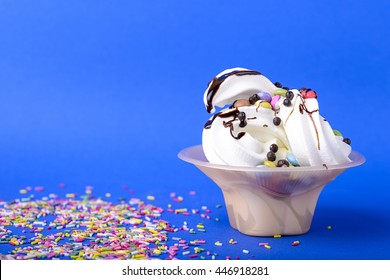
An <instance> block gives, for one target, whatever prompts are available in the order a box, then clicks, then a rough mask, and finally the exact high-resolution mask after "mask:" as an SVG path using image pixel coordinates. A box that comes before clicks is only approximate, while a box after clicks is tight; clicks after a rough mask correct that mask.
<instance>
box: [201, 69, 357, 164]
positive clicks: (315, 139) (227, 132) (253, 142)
mask: <svg viewBox="0 0 390 280" xmlns="http://www.w3.org/2000/svg"><path fill="white" fill-rule="evenodd" d="M203 100H204V104H205V106H206V110H207V111H208V112H209V113H214V114H213V115H212V117H211V118H210V119H209V120H208V121H207V122H206V124H205V126H204V129H203V135H202V146H203V151H204V154H205V156H206V158H207V160H208V161H209V162H211V163H215V164H225V165H234V166H258V167H296V166H324V167H327V166H328V165H334V164H342V163H347V162H350V161H351V160H350V158H349V157H348V156H349V154H350V153H351V146H350V142H351V141H350V140H349V138H345V137H343V136H342V134H341V133H340V132H339V131H337V130H334V129H332V127H331V126H330V124H329V122H328V121H327V120H326V119H325V118H324V117H322V116H321V115H320V111H319V105H318V100H317V93H316V92H315V91H314V90H312V89H309V88H301V89H299V90H298V89H289V88H287V87H282V85H281V84H280V83H278V82H276V83H272V82H271V81H270V80H269V79H268V78H266V77H265V76H264V75H262V74H261V73H259V72H257V71H253V70H249V69H245V68H232V69H227V70H225V71H223V72H221V73H219V74H218V75H217V76H216V77H215V78H214V79H213V80H212V81H211V82H210V83H209V84H208V87H207V89H206V91H205V93H204V99H203ZM216 107H220V108H222V109H221V110H220V111H219V112H216Z"/></svg>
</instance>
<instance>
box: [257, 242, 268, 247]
mask: <svg viewBox="0 0 390 280" xmlns="http://www.w3.org/2000/svg"><path fill="white" fill-rule="evenodd" d="M265 245H268V242H260V243H259V246H265Z"/></svg>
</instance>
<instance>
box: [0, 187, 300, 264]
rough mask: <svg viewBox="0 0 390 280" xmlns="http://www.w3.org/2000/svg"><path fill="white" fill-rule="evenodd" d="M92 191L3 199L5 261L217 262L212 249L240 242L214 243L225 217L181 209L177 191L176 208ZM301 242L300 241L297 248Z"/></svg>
mask: <svg viewBox="0 0 390 280" xmlns="http://www.w3.org/2000/svg"><path fill="white" fill-rule="evenodd" d="M63 187H64V186H62V188H63ZM92 189H93V188H92V187H91V186H87V187H86V188H85V194H84V195H82V196H80V197H78V195H77V194H75V193H68V194H66V195H65V197H64V198H61V197H59V196H58V195H56V194H50V195H48V196H43V197H42V198H39V199H38V198H35V196H34V195H30V196H26V195H28V194H29V193H31V192H33V191H35V192H42V191H43V190H44V188H43V187H35V188H31V187H27V188H24V189H22V190H20V191H19V193H20V194H22V195H25V196H26V197H24V198H18V199H15V200H12V201H0V246H8V247H11V249H10V250H9V252H7V253H6V254H4V253H3V254H2V253H0V259H18V260H25V259H73V260H92V259H180V258H185V259H215V258H216V257H217V256H218V254H217V253H216V252H213V251H212V250H210V248H216V247H221V246H232V245H234V246H237V245H236V244H238V243H239V242H238V241H237V240H234V239H232V238H228V239H227V240H210V238H208V236H207V228H206V224H208V223H210V222H213V223H217V222H218V221H219V218H218V217H212V214H213V213H212V210H211V209H210V208H209V207H207V206H204V205H203V206H200V207H199V209H191V208H188V207H182V205H179V206H180V207H175V206H178V204H180V203H181V202H182V201H183V200H184V197H183V196H178V195H177V194H176V193H171V194H170V198H171V200H172V202H173V204H168V207H167V209H166V210H164V209H163V208H161V207H159V206H155V205H153V204H151V202H153V203H154V201H155V200H156V197H155V196H152V195H148V196H146V197H145V201H143V200H142V199H140V198H135V197H132V198H130V199H126V198H118V200H119V203H113V202H111V201H105V200H103V199H102V198H95V197H94V196H93V195H92ZM195 194H196V193H195V192H194V191H191V192H190V193H189V195H190V196H194V195H195ZM104 197H105V198H110V197H111V194H110V193H105V195H104ZM222 207H223V206H222V205H221V204H217V205H216V206H215V208H216V209H218V208H222ZM222 211H223V210H222ZM221 213H222V212H221ZM169 215H182V216H183V219H185V218H186V217H187V216H196V217H198V218H197V219H198V220H199V219H200V220H204V221H207V223H206V222H202V221H197V222H196V223H195V224H194V225H193V226H192V227H190V226H189V224H188V223H187V221H185V220H184V221H183V224H182V225H181V226H180V227H177V226H175V225H173V224H171V223H170V222H169V221H168V220H169ZM167 217H168V219H167ZM211 218H212V219H211ZM180 232H186V234H189V235H188V236H193V237H195V238H191V239H190V240H185V239H184V238H182V237H179V235H178V234H179V233H180ZM195 234H197V235H195ZM280 237H281V236H280V235H275V236H274V238H280ZM298 244H299V241H294V242H293V243H292V244H291V246H297V245H298ZM205 245H207V246H208V247H209V249H208V250H206V249H205V247H204V246H205ZM259 247H264V248H265V249H271V246H270V245H269V244H268V242H263V243H259ZM239 250H240V251H241V252H242V253H243V255H246V256H247V258H254V257H255V255H253V254H252V252H254V251H255V250H254V248H240V249H239ZM257 250H258V249H257ZM4 251H5V250H2V251H1V252H4ZM216 251H217V248H216ZM220 258H222V259H223V258H225V259H231V258H230V256H225V257H223V256H220ZM236 259H239V257H238V256H237V257H236Z"/></svg>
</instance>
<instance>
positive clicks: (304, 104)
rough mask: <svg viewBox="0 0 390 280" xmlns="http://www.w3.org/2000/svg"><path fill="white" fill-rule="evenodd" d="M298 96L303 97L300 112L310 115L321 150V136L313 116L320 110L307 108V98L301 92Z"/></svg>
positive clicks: (318, 147) (318, 146)
mask: <svg viewBox="0 0 390 280" xmlns="http://www.w3.org/2000/svg"><path fill="white" fill-rule="evenodd" d="M298 96H299V98H301V101H302V103H301V104H299V112H300V113H301V114H303V112H306V113H307V114H308V115H309V117H310V120H311V121H312V123H313V126H314V130H315V132H316V137H317V149H318V150H320V149H321V146H320V137H319V135H318V130H317V126H316V124H315V122H314V119H313V116H312V114H313V113H315V112H318V111H319V110H318V109H316V110H313V111H309V110H308V109H307V107H306V102H305V99H304V98H303V97H302V95H301V94H298ZM294 109H295V107H294V108H293V109H292V110H291V112H290V114H289V115H288V117H287V119H286V121H285V123H286V124H287V121H288V119H289V118H290V116H291V115H292V113H293V111H294Z"/></svg>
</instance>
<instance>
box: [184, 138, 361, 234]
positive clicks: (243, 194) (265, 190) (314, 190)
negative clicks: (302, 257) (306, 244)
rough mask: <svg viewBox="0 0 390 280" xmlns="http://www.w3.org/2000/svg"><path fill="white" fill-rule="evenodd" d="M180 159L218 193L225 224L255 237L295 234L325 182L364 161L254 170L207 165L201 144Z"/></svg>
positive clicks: (303, 227)
mask: <svg viewBox="0 0 390 280" xmlns="http://www.w3.org/2000/svg"><path fill="white" fill-rule="evenodd" d="M178 156H179V158H180V159H182V160H183V161H186V162H189V163H192V164H194V165H195V166H196V167H197V168H199V169H200V170H201V171H202V172H203V173H205V174H206V175H207V176H208V177H209V178H211V179H212V180H213V181H214V182H215V183H216V184H217V185H218V186H219V187H220V188H221V190H222V193H223V196H224V199H225V204H226V208H227V213H228V217H229V222H230V225H231V226H232V227H233V228H235V229H237V230H239V231H240V232H242V233H244V234H248V235H254V236H273V235H275V234H282V235H298V234H304V233H306V232H307V231H308V230H309V229H310V226H311V222H312V219H313V215H314V210H315V207H316V204H317V201H318V197H319V195H320V193H321V191H322V189H323V188H324V187H325V185H326V184H328V183H329V182H331V181H333V180H334V179H335V178H336V177H337V176H338V175H340V174H341V173H343V172H344V171H345V170H347V169H348V168H351V167H355V166H358V165H361V164H363V163H364V162H365V158H364V156H362V155H361V154H359V153H358V152H356V151H352V152H351V154H350V156H349V157H350V159H351V162H348V163H344V164H338V165H329V166H318V167H294V168H258V167H242V166H228V165H222V164H212V163H210V162H208V161H207V159H206V157H205V155H204V152H203V149H202V146H201V145H198V146H193V147H189V148H186V149H184V150H182V151H181V152H180V153H179V155H178Z"/></svg>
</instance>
